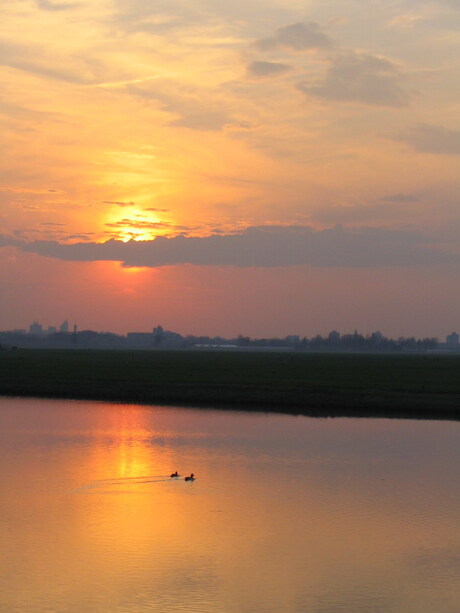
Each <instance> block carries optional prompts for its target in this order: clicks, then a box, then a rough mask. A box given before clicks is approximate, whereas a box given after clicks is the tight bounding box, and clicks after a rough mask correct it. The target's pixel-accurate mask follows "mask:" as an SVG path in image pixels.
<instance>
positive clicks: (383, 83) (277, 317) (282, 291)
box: [0, 0, 460, 339]
mask: <svg viewBox="0 0 460 613" xmlns="http://www.w3.org/2000/svg"><path fill="white" fill-rule="evenodd" d="M1 19H2V24H3V28H2V29H3V33H4V40H3V42H2V44H1V51H0V61H1V72H2V82H3V86H2V89H3V96H2V102H1V115H2V119H3V127H2V145H3V147H2V148H3V151H4V155H3V156H2V158H3V160H2V179H3V180H2V187H1V192H0V193H1V205H2V206H1V211H2V218H1V219H2V230H1V233H2V234H1V237H0V239H1V242H0V245H1V249H0V253H1V269H2V272H1V314H0V329H3V330H5V329H14V328H26V327H28V325H29V324H30V323H31V322H32V321H34V320H38V321H40V322H41V323H42V324H43V325H44V326H45V327H46V326H49V325H59V324H60V323H61V322H62V321H63V320H65V319H68V320H69V322H70V323H71V324H72V325H73V324H74V323H76V324H78V327H79V329H93V330H100V331H106V330H110V331H114V332H118V333H126V332H127V331H149V330H151V329H152V327H153V326H156V325H158V324H161V325H163V327H164V328H166V329H169V330H174V331H176V332H179V333H181V334H209V335H217V334H221V335H224V336H234V335H237V334H245V335H250V336H256V337H263V336H286V335H288V334H300V335H302V336H303V335H307V336H313V335H315V334H327V332H329V331H330V330H332V329H337V330H339V331H340V332H342V333H346V332H350V331H351V332H352V331H353V330H354V329H355V328H357V329H358V330H359V331H361V332H362V333H366V332H372V331H375V330H380V331H381V332H382V333H384V334H386V335H388V336H399V335H404V336H410V335H415V336H437V337H439V338H441V339H443V338H444V337H445V335H446V334H448V333H450V332H452V331H453V330H455V329H456V330H457V331H460V275H459V273H460V241H459V236H460V210H459V186H460V164H459V162H460V35H459V31H460V3H459V2H458V0H431V1H430V0H264V1H263V2H262V1H261V0H245V2H243V1H242V0H234V1H233V2H223V1H222V0H195V1H193V2H190V0H156V1H155V2H153V0H129V2H128V1H126V0H74V1H72V0H9V1H8V2H4V3H3V7H2V15H1Z"/></svg>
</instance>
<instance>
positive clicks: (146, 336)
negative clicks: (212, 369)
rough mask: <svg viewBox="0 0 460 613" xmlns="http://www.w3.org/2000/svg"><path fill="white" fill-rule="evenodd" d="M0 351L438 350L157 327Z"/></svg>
mask: <svg viewBox="0 0 460 613" xmlns="http://www.w3.org/2000/svg"><path fill="white" fill-rule="evenodd" d="M0 345H1V346H2V347H36V348H40V347H43V348H44V347H49V348H94V349H219V348H220V349H226V348H227V349H259V350H264V349H266V350H291V351H294V350H295V351H309V352H333V351H335V352H425V351H430V350H434V349H439V348H440V347H441V344H440V343H439V341H438V339H436V338H422V339H416V338H414V337H413V336H411V337H402V336H401V337H399V338H398V339H392V338H387V337H386V336H384V335H383V334H381V333H380V332H373V333H372V334H366V335H363V334H360V333H359V332H358V331H355V332H354V333H353V334H340V333H339V332H337V331H336V330H333V331H332V332H330V333H329V334H328V335H327V336H320V335H317V336H314V337H312V338H307V337H306V336H304V337H303V338H301V337H299V336H297V335H292V336H287V337H284V338H251V337H249V336H243V335H239V336H237V337H236V338H230V339H227V338H224V337H221V336H214V337H210V336H191V335H189V336H182V335H180V334H178V333H177V332H170V331H168V330H163V328H162V327H161V326H157V327H156V328H154V329H153V331H152V332H151V333H129V334H128V335H126V336H123V335H118V334H113V333H111V332H95V331H93V330H83V331H78V332H77V331H74V332H56V333H53V334H47V335H34V334H31V333H25V332H17V331H14V332H0Z"/></svg>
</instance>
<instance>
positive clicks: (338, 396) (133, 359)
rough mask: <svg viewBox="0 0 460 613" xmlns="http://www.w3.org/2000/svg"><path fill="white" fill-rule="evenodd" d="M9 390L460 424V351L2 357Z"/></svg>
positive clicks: (23, 352) (0, 368)
mask: <svg viewBox="0 0 460 613" xmlns="http://www.w3.org/2000/svg"><path fill="white" fill-rule="evenodd" d="M0 394H2V395H19V396H41V397H58V398H87V399H96V400H111V401H124V402H141V403H147V404H182V405H195V406H204V407H205V406H208V407H209V406H215V407H231V408H241V409H251V410H265V411H279V412H289V413H302V414H308V415H386V416H404V417H426V418H428V417H431V418H433V417H434V418H455V419H458V418H460V355H441V354H439V355H368V354H304V353H294V352H292V353H259V352H243V351H241V352H226V351H187V352H186V351H91V350H53V349H46V350H40V349H37V350H35V349H16V350H12V349H11V350H10V349H8V350H6V349H4V350H2V351H0Z"/></svg>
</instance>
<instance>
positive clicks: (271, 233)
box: [0, 226, 460, 268]
mask: <svg viewBox="0 0 460 613" xmlns="http://www.w3.org/2000/svg"><path fill="white" fill-rule="evenodd" d="M0 244H1V245H3V246H16V247H17V248H18V249H20V250H22V251H27V252H33V253H36V254H39V255H41V256H45V257H51V258H56V259H60V260H70V261H85V262H88V261H101V260H105V261H119V262H122V263H123V264H124V265H125V266H136V267H141V266H143V267H152V268H156V267H160V266H170V265H180V264H193V265H198V266H236V267H250V266H252V267H277V266H298V265H311V266H316V267H343V268H375V267H382V266H408V265H430V264H436V263H449V262H457V263H458V262H459V261H460V256H459V255H457V254H455V253H453V252H450V251H448V250H440V249H434V248H431V247H430V245H429V241H427V240H426V239H425V238H424V237H422V236H421V235H419V234H417V233H415V232H409V231H399V230H384V229H378V228H360V229H346V228H342V227H340V226H337V227H334V228H330V229H326V230H315V229H313V228H311V227H308V226H260V227H258V226H254V227H251V228H248V229H247V230H246V231H245V232H243V233H240V234H227V235H211V236H206V237H186V236H176V237H173V238H166V237H157V238H155V239H154V240H149V241H128V242H121V241H118V240H114V239H112V240H109V241H107V242H105V243H76V244H60V243H58V242H56V241H34V242H25V241H20V240H16V239H13V238H5V237H4V238H3V240H2V241H1V242H0Z"/></svg>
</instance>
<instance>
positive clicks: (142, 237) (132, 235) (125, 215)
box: [105, 205, 169, 243]
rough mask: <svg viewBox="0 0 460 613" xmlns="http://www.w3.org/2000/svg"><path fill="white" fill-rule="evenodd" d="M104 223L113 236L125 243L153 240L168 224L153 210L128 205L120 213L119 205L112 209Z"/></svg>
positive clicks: (163, 231)
mask: <svg viewBox="0 0 460 613" xmlns="http://www.w3.org/2000/svg"><path fill="white" fill-rule="evenodd" d="M105 225H106V227H107V228H108V230H109V231H110V233H111V234H112V235H113V237H114V238H116V239H117V240H120V241H123V242H125V243H126V242H128V241H132V240H133V241H148V240H153V239H154V238H156V237H157V236H162V235H163V234H165V230H166V228H167V226H168V225H169V224H168V222H165V221H164V220H162V219H161V218H160V216H159V215H158V214H157V213H155V212H154V211H151V210H146V209H142V208H140V207H138V206H132V205H128V206H126V207H124V208H123V211H122V212H121V213H120V210H119V207H117V209H115V210H112V211H111V213H110V215H109V220H108V221H107V222H106V223H105Z"/></svg>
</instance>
